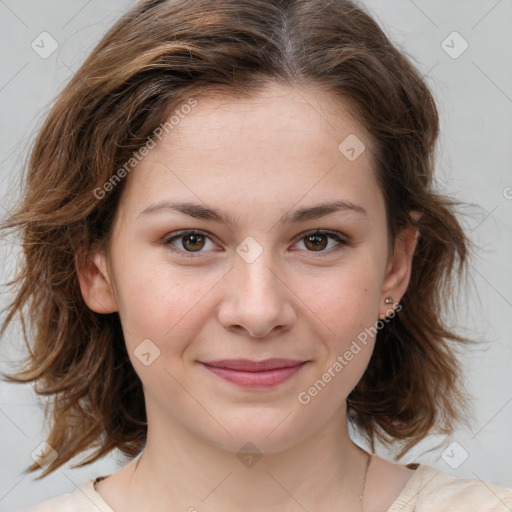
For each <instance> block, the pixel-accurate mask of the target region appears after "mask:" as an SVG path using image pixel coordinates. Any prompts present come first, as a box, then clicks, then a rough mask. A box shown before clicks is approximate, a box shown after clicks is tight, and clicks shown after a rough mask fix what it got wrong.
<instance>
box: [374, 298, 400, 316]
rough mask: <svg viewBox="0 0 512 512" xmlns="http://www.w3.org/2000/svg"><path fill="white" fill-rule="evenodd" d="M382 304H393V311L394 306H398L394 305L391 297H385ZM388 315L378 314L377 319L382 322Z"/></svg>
mask: <svg viewBox="0 0 512 512" xmlns="http://www.w3.org/2000/svg"><path fill="white" fill-rule="evenodd" d="M384 303H385V304H393V309H395V307H396V306H398V304H395V301H394V300H393V297H386V298H385V299H384ZM387 316H388V315H386V314H385V313H380V314H379V318H380V319H381V320H383V319H384V318H387Z"/></svg>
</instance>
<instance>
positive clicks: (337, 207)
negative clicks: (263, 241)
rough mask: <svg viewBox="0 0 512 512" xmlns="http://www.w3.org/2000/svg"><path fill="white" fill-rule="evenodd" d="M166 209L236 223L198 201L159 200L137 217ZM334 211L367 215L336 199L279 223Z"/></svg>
mask: <svg viewBox="0 0 512 512" xmlns="http://www.w3.org/2000/svg"><path fill="white" fill-rule="evenodd" d="M166 210H172V211H176V212H178V213H183V214H184V215H188V216H189V217H193V218H194V219H201V220H207V221H212V222H219V223H222V224H226V225H228V226H230V227H235V226H236V225H237V221H236V220H235V218H234V217H233V216H232V215H230V214H229V213H227V212H222V211H221V210H219V209H217V208H212V207H209V206H204V205H202V204H199V203H187V202H177V203H172V202H169V201H159V202H157V203H154V204H152V205H150V206H148V207H147V208H146V209H144V210H143V211H142V212H141V213H139V215H138V216H137V218H139V217H141V216H145V215H150V214H154V213H158V212H162V211H166ZM336 212H347V213H357V214H359V215H361V216H363V217H365V218H367V217H368V213H367V212H366V210H365V209H364V208H363V207H362V206H359V205H357V204H354V203H352V202H350V201H342V200H338V201H330V202H327V203H322V204H317V205H314V206H307V207H305V208H299V209H297V210H294V211H292V212H288V213H287V214H285V215H284V216H283V217H282V218H281V220H280V221H279V224H286V223H290V224H293V223H298V222H304V221H306V220H313V219H319V218H320V217H325V216H327V215H331V214H333V213H336Z"/></svg>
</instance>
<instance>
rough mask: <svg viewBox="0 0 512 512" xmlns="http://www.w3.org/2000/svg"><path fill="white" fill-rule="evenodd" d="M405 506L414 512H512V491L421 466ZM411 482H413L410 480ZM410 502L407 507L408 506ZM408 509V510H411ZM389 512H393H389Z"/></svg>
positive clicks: (391, 511) (482, 481)
mask: <svg viewBox="0 0 512 512" xmlns="http://www.w3.org/2000/svg"><path fill="white" fill-rule="evenodd" d="M416 471H417V472H418V474H417V475H416V478H415V479H414V480H413V481H411V484H412V485H410V486H408V487H409V488H408V489H407V490H408V492H407V493H406V496H403V498H404V503H403V505H405V506H406V507H407V506H409V507H410V506H411V505H413V504H414V505H413V507H412V508H409V509H410V510H411V511H415V512H431V511H432V510H436V511H440V512H441V511H447V512H448V511H449V512H458V511H459V510H460V511H461V512H504V511H509V510H512V489H510V488H508V487H504V486H501V485H498V484H495V483H493V482H489V481H487V480H481V479H478V478H475V479H459V478H457V477H455V476H453V475H450V474H448V473H446V472H444V471H442V470H440V469H437V468H435V467H433V466H429V465H426V464H420V465H419V467H418V469H417V470H416ZM411 480H412V479H411ZM405 501H407V503H406V502H405ZM409 509H407V510H409ZM389 512H394V511H393V510H390V511H389Z"/></svg>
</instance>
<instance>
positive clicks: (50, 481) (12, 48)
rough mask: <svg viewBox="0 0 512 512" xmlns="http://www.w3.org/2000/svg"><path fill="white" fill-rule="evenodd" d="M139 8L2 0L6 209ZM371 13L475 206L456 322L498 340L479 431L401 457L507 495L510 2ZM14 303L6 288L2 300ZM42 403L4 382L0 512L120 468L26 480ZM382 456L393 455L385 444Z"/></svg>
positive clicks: (462, 192)
mask: <svg viewBox="0 0 512 512" xmlns="http://www.w3.org/2000/svg"><path fill="white" fill-rule="evenodd" d="M134 3H135V2H134V1H133V0H111V1H109V2H101V1H99V0H89V1H85V0H72V1H70V0H68V1H64V0H60V1H59V0H44V1H43V0H20V1H14V0H0V41H1V45H2V46H1V48H2V53H1V74H0V105H1V112H2V116H1V120H0V135H1V136H0V161H1V175H0V214H1V215H4V213H5V211H7V210H8V209H9V207H10V206H11V205H12V202H13V201H14V200H15V198H16V184H17V181H18V179H19V173H20V168H21V166H22V158H23V157H24V156H25V154H26V150H27V147H28V144H29V142H30V141H31V140H32V138H33V136H34V134H35V132H36V131H37V128H38V127H39V126H40V124H41V121H42V119H43V115H44V113H45V111H46V109H47V108H48V107H49V106H50V105H51V102H52V100H53V99H54V98H55V96H56V94H57V93H58V91H59V90H61V88H62V87H63V85H64V84H65V83H66V82H67V81H68V80H69V78H70V77H71V76H72V74H73V72H74V70H76V69H78V67H79V66H80V64H81V62H82V61H83V60H84V58H85V57H86V55H87V54H88V53H89V52H90V51H91V50H92V48H93V47H94V45H95V44H96V43H97V42H98V40H99V39H100V37H101V36H102V35H103V34H104V33H105V31H106V30H107V29H108V28H109V27H110V26H111V24H112V23H113V22H114V20H116V19H117V18H118V17H119V16H120V14H121V13H122V12H124V11H125V10H126V9H128V8H129V7H130V6H132V5H133V4H134ZM365 5H366V6H367V7H368V8H369V9H370V10H371V11H372V12H373V14H374V15H375V16H376V17H377V18H378V20H379V21H380V23H381V25H382V26H383V28H384V29H385V31H386V32H387V33H388V34H389V35H390V37H391V38H392V39H393V40H394V41H395V42H396V43H397V44H398V45H399V46H400V47H401V48H402V49H403V50H404V51H405V52H406V53H407V54H408V55H409V56H410V57H411V58H412V59H413V61H414V62H415V63H416V65H417V66H418V67H419V69H420V70H421V72H422V73H424V74H425V76H426V77H427V79H428V82H429V84H430V85H431V86H432V88H433V90H434V93H435V95H436V99H437V101H438V106H439V109H440V114H441V129H442V135H441V139H440V145H439V152H438V180H439V185H440V187H441V188H442V189H443V190H444V191H445V192H447V193H449V194H451V195H454V196H456V197H457V198H458V199H460V200H462V201H465V202H467V203H471V204H473V205H476V206H473V207H472V208H471V209H469V208H468V210H467V211H468V213H470V215H469V216H468V217H467V218H466V219H465V220H464V224H465V226H466V227H467V229H468V232H469V233H470V236H471V238H472V239H473V240H474V241H475V242H476V243H477V244H478V245H479V246H480V248H481V249H480V252H479V258H478V259H477V260H476V261H475V268H474V270H473V271H472V275H473V276H474V286H473V287H472V288H471V289H470V290H469V291H468V293H467V295H466V296H464V295H461V296H460V297H459V299H458V311H457V313H456V315H454V316H453V320H454V323H456V325H458V326H459V332H461V333H466V334H468V335H469V336H471V337H473V338H478V339H481V340H486V341H489V342H490V343H489V344H487V345H485V346H482V350H479V351H474V352H471V353H469V352H468V353H467V354H465V355H464V357H463V361H464V365H465V368H466V375H467V377H466V378H467V384H468V392H469V393H470V394H471V395H472V396H473V397H474V408H475V418H474V421H473V424H472V426H471V428H470V429H463V428H460V429H459V430H457V431H456V432H455V433H454V435H453V436H451V437H450V438H448V439H447V438H441V437H434V436H431V437H430V438H428V439H427V440H425V441H424V442H422V443H421V444H420V445H419V446H417V447H416V448H414V449H413V450H412V451H411V452H410V453H409V454H407V455H406V456H405V457H404V458H403V459H401V461H400V462H401V463H403V464H405V463H408V462H412V461H416V462H423V463H426V464H430V465H432V466H435V467H438V468H439V469H441V470H443V471H445V472H447V473H450V474H453V475H455V476H457V477H459V478H480V479H483V480H489V481H493V482H496V483H499V484H501V485H505V486H507V487H512V472H511V471H510V460H511V456H512V438H511V435H510V426H511V425H512V404H511V402H512V386H511V383H512V378H511V366H512V342H511V339H510V338H511V336H510V317H511V315H512V270H511V268H510V261H511V258H510V256H511V245H512V236H511V235H512V224H511V219H512V170H511V166H512V164H511V162H512V144H511V132H512V130H511V119H512V67H511V65H510V63H511V49H512V32H511V31H510V23H511V21H512V1H511V0H457V1H454V0H452V1H450V2H447V1H445V0H433V1H427V0H415V1H413V0H393V1H386V2H379V1H377V0H371V1H366V2H365ZM43 31H46V32H49V33H50V34H51V36H52V37H53V38H54V39H55V40H56V41H57V42H58V48H57V50H56V51H55V52H54V53H53V54H52V55H50V56H49V57H48V58H46V59H43V58H41V57H40V56H39V55H38V54H37V53H36V52H35V51H34V50H33V49H32V48H31V43H32V41H34V40H36V38H38V36H39V34H41V32H43ZM454 31H456V32H458V33H459V34H460V36H461V37H462V38H463V39H464V40H465V41H467V43H468V45H469V47H468V48H467V50H466V51H465V52H464V53H462V54H461V55H460V56H457V58H454V55H455V53H454V52H457V53H458V52H459V51H460V49H462V44H463V41H462V40H461V39H460V38H459V37H458V36H453V35H452V36H450V34H452V33H453V32H454ZM448 36H450V37H448ZM447 37H448V39H447ZM443 41H446V42H445V43H444V44H443ZM447 45H448V46H450V47H451V49H450V48H448V47H447ZM445 49H446V50H448V51H450V52H451V53H452V55H451V56H450V55H449V54H448V53H447V52H446V51H445ZM1 251H2V252H1V254H0V258H1V261H2V263H3V264H2V269H1V272H0V281H1V282H2V283H4V282H6V281H7V279H8V278H9V277H10V276H11V275H12V271H13V269H14V261H15V255H16V249H15V248H14V247H13V246H12V245H10V244H6V243H3V244H2V246H1ZM7 300H8V297H7V296H6V294H5V292H2V296H1V304H0V305H1V306H2V307H3V306H5V305H6V303H7ZM1 348H2V352H1V360H0V365H1V366H0V369H2V370H5V371H7V370H8V369H9V367H8V365H7V361H10V360H16V359H17V358H18V356H19V355H20V353H21V352H20V350H22V349H23V343H22V341H21V336H20V334H19V331H16V330H12V331H11V332H10V333H9V335H8V336H6V337H5V338H4V339H3V340H2V343H1ZM42 407H43V406H42V404H41V403H39V404H38V402H37V400H36V397H35V395H34V393H33V391H32V389H31V387H30V386H27V385H11V384H7V383H3V382H0V461H2V462H1V465H0V511H6V512H7V511H9V512H15V511H18V510H22V509H23V508H25V507H29V506H31V505H33V504H36V503H39V502H41V501H43V500H45V499H48V498H50V497H53V496H56V495H59V494H63V493H67V492H71V491H73V490H74V489H75V488H76V486H77V485H80V484H81V483H82V482H83V481H84V480H86V479H90V478H94V477H96V476H98V475H105V474H109V473H111V472H114V471H116V469H118V468H119V467H120V466H119V465H120V464H124V463H126V460H125V459H123V458H122V457H121V455H120V454H119V453H117V452H116V453H113V454H111V456H109V457H107V458H105V459H104V460H102V461H100V462H98V463H95V464H93V465H91V466H88V467H85V468H82V469H71V468H70V466H71V465H72V464H67V465H66V466H64V468H63V469H60V470H57V471H56V472H55V473H54V474H52V475H51V476H49V477H47V478H45V479H43V480H41V481H35V480H34V477H35V476H36V475H34V474H32V475H23V474H22V470H23V469H24V468H25V467H26V466H28V465H29V464H30V463H31V462H32V459H31V453H32V452H33V450H34V449H35V448H36V447H37V446H38V445H39V444H40V443H41V442H42V441H44V440H45V434H46V429H45V428H44V426H43V423H42V419H43V415H42V413H43V408H42ZM353 435H354V440H355V441H357V442H359V443H361V444H362V445H363V446H364V447H365V448H367V446H366V445H364V443H363V442H362V440H360V439H359V438H358V436H357V434H356V433H353ZM440 443H442V444H441V446H439V447H438V448H435V449H433V450H431V451H429V452H428V453H427V450H429V449H430V448H432V447H435V446H437V445H439V444H440ZM451 443H456V444H451ZM377 453H379V454H380V455H382V456H384V457H389V458H391V457H392V455H393V453H392V452H390V451H387V450H386V449H385V448H383V447H379V449H378V450H377ZM466 455H467V459H466V460H464V457H466ZM78 460H80V458H77V459H76V460H75V461H73V462H78Z"/></svg>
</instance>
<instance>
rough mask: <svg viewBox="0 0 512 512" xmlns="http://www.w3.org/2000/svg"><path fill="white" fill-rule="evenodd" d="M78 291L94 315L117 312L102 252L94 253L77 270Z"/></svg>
mask: <svg viewBox="0 0 512 512" xmlns="http://www.w3.org/2000/svg"><path fill="white" fill-rule="evenodd" d="M78 280H79V283H80V290H81V292H82V297H83V298H84V301H85V303H86V304H87V306H88V307H89V309H91V310H92V311H95V312H96V313H103V314H106V313H114V312H116V311H118V307H117V302H116V299H115V296H114V291H113V288H112V284H111V280H110V276H109V273H108V268H107V260H106V256H105V254H104V252H95V253H93V254H92V255H90V257H89V258H87V261H86V262H85V263H84V264H83V265H82V266H81V268H79V270H78Z"/></svg>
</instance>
